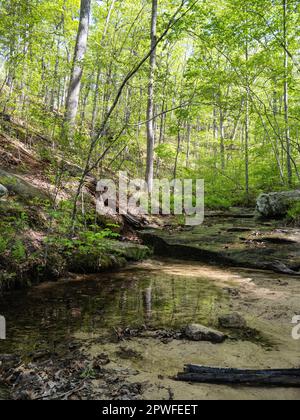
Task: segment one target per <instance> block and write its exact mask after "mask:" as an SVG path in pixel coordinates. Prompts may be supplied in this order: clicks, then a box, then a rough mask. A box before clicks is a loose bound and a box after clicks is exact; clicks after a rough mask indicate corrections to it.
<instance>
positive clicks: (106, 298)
mask: <svg viewBox="0 0 300 420" xmlns="http://www.w3.org/2000/svg"><path fill="white" fill-rule="evenodd" d="M298 309H299V310H300V290H299V279H298V278H288V277H285V276H279V275H276V274H274V273H267V272H262V271H254V270H242V269H222V268H218V267H213V266H205V265H201V264H197V263H189V262H184V261H182V262H179V261H176V260H159V261H156V260H155V261H154V260H150V261H146V262H144V263H139V264H133V265H131V266H129V267H128V268H126V269H124V270H122V271H120V272H115V273H110V274H100V275H92V276H76V277H75V276H73V277H70V278H67V279H65V280H61V281H59V282H58V283H53V282H49V283H43V284H41V285H39V286H36V287H33V288H31V289H28V290H22V291H14V292H11V293H6V294H4V295H2V296H0V314H1V315H3V316H5V318H6V322H7V339H6V340H5V341H1V342H0V354H18V355H20V356H22V358H23V359H24V360H28V361H30V360H31V358H32V357H34V355H35V354H36V353H38V352H41V353H43V352H46V353H47V352H48V353H50V354H51V353H52V352H55V353H58V354H60V355H61V357H63V356H64V350H65V348H66V347H64V346H69V344H70V343H71V342H72V340H75V341H76V342H77V343H78V342H79V344H80V343H82V345H83V346H84V345H85V342H86V340H89V339H90V338H91V339H92V340H93V339H95V338H96V339H97V338H100V339H102V338H103V339H104V342H105V339H106V338H107V337H111V336H112V335H114V331H118V330H123V329H124V328H127V327H130V328H138V327H143V326H146V327H148V328H149V329H155V330H156V329H164V330H167V329H175V330H179V329H181V328H183V327H185V326H186V325H187V324H189V323H201V324H203V325H206V326H210V327H215V328H216V327H217V326H218V325H217V320H218V316H219V315H220V314H224V313H230V312H233V311H236V310H237V311H239V312H240V313H241V314H242V315H243V316H245V317H246V319H247V321H248V322H250V326H251V327H253V328H255V329H256V328H257V329H258V330H259V331H260V332H261V333H262V335H261V338H260V339H259V340H258V341H252V342H251V341H249V340H239V339H238V340H233V341H232V340H229V341H228V342H226V343H224V344H223V345H218V346H213V345H211V344H210V343H191V342H185V341H183V342H181V341H179V342H177V341H174V342H173V343H170V344H168V345H165V344H164V343H161V342H160V341H159V340H158V341H157V340H146V341H144V340H139V339H137V340H135V339H133V340H131V341H130V342H129V343H128V345H129V346H130V347H132V349H134V350H138V351H139V352H141V354H143V353H144V357H143V360H142V361H141V362H134V361H130V362H129V361H128V362H126V363H128V367H134V368H137V369H138V370H139V371H140V372H141V375H142V376H141V379H142V380H144V379H147V380H148V381H150V382H151V383H152V382H153V383H154V382H155V381H156V380H157V377H158V376H160V375H161V373H162V374H164V375H167V376H168V375H175V374H176V372H178V370H181V369H182V368H183V366H184V364H185V363H188V362H192V363H196V364H204V365H207V366H212V365H213V366H221V367H222V366H225V367H226V366H228V367H240V368H254V369H255V368H283V367H286V368H288V367H298V366H299V363H300V342H295V341H293V340H292V339H291V328H292V327H291V319H292V316H293V315H294V314H295V313H297V310H298ZM265 334H266V341H265V342H264V336H265ZM269 343H273V344H271V345H269ZM99 351H100V352H103V351H106V352H107V353H108V354H110V355H113V358H114V360H115V361H116V363H117V364H118V363H119V364H120V366H123V365H124V363H125V362H124V361H123V360H119V361H118V356H116V355H117V354H118V344H114V343H113V342H112V341H110V340H109V339H108V341H107V344H101V345H100V347H99V348H98V347H97V345H96V347H95V349H94V352H95V354H97V353H98V352H99ZM126 363H125V364H126ZM162 383H163V384H165V382H162ZM167 384H168V386H171V387H174V390H175V391H174V392H175V395H176V396H177V397H178V398H187V399H190V398H191V396H192V397H193V399H198V398H199V399H201V398H207V397H206V395H208V397H214V396H216V397H217V398H219V396H220V397H224V398H227V397H230V398H239V397H243V398H244V397H246V398H248V397H249V396H250V397H251V398H252V397H253V398H259V396H260V395H262V396H263V397H265V398H271V399H275V398H277V396H278V395H279V393H278V392H279V391H280V395H285V397H286V398H292V399H294V398H295V399H298V397H299V399H300V391H299V390H297V391H296V390H291V391H286V392H285V391H284V394H283V393H282V390H276V389H275V390H272V389H271V390H265V391H264V392H263V393H261V391H260V390H259V389H258V390H257V391H254V390H253V391H251V393H249V392H248V391H247V392H246V391H245V390H233V389H232V388H230V387H222V388H221V389H220V387H219V388H218V387H213V386H210V387H208V386H202V387H199V386H194V387H192V386H191V385H187V384H177V385H174V382H172V381H170V382H168V383H167ZM159 389H160V385H158V387H157V390H158V391H155V392H156V393H154V394H149V395H146V397H148V398H150V399H153V398H161V394H160V391H159ZM207 392H208V394H207ZM6 395H7V390H6V389H3V388H2V389H1V387H0V399H1V398H5V397H6Z"/></svg>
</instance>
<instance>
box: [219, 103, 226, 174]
mask: <svg viewBox="0 0 300 420" xmlns="http://www.w3.org/2000/svg"><path fill="white" fill-rule="evenodd" d="M220 155H221V168H222V170H223V171H224V170H225V132H224V115H223V110H222V109H221V108H220Z"/></svg>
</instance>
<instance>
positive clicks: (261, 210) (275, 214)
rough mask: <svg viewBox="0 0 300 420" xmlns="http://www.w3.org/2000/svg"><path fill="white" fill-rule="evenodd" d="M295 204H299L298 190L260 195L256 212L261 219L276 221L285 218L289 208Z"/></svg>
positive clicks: (299, 192)
mask: <svg viewBox="0 0 300 420" xmlns="http://www.w3.org/2000/svg"><path fill="white" fill-rule="evenodd" d="M297 202H299V203H300V190H296V191H283V192H274V193H270V194H261V195H260V196H259V197H258V199H257V205H256V210H257V213H258V215H259V216H261V217H264V218H275V219H276V218H281V217H284V216H286V214H287V212H288V210H289V209H290V207H291V206H292V205H293V204H295V203H297Z"/></svg>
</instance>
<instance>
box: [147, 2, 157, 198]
mask: <svg viewBox="0 0 300 420" xmlns="http://www.w3.org/2000/svg"><path fill="white" fill-rule="evenodd" d="M157 11H158V0H152V19H151V50H152V53H151V56H150V74H149V86H148V106H147V168H146V182H147V183H148V187H149V191H150V192H151V191H152V189H153V176H154V144H155V130H154V120H153V117H154V74H155V67H156V48H155V45H156V28H157Z"/></svg>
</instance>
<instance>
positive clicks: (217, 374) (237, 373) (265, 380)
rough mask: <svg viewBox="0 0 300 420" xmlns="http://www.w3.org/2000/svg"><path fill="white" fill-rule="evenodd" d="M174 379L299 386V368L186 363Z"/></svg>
mask: <svg viewBox="0 0 300 420" xmlns="http://www.w3.org/2000/svg"><path fill="white" fill-rule="evenodd" d="M176 379H177V380H178V381H184V382H197V383H206V384H215V385H248V386H257V387H260V386H276V387H283V388H285V387H289V388H300V369H273V370H241V369H220V368H211V367H204V366H197V365H187V366H185V371H184V373H179V374H178V375H177V378H176Z"/></svg>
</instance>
